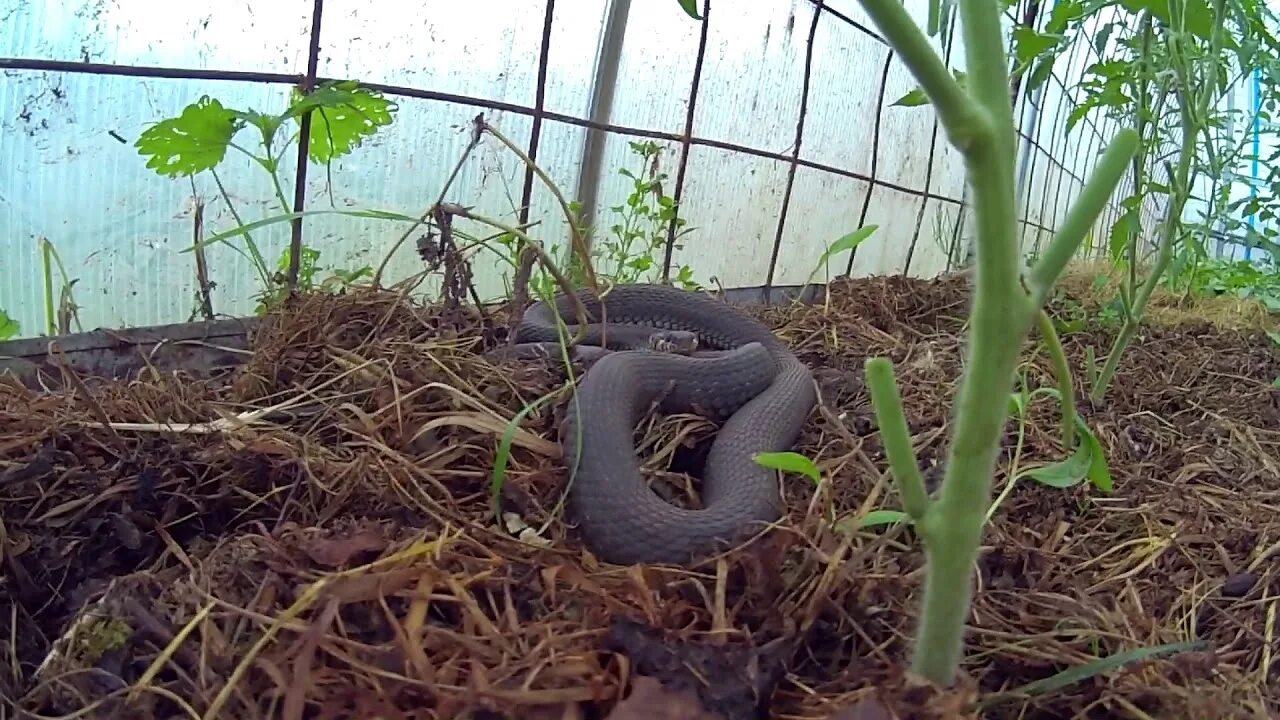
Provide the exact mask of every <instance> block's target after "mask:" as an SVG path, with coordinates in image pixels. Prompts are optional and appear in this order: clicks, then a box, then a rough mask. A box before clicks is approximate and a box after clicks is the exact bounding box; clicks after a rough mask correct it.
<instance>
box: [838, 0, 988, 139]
mask: <svg viewBox="0 0 1280 720" xmlns="http://www.w3.org/2000/svg"><path fill="white" fill-rule="evenodd" d="M978 1H979V4H980V5H986V4H991V5H992V7H994V3H990V0H978ZM862 8H863V9H864V10H866V11H867V14H868V15H870V16H871V19H872V20H873V21H875V24H876V25H877V26H878V27H879V28H880V32H882V33H884V36H885V39H886V40H888V41H889V45H890V46H892V47H893V49H894V50H896V51H898V57H899V59H901V60H902V63H903V64H904V65H906V66H907V69H908V70H910V71H911V74H912V75H913V76H915V78H916V80H917V81H918V82H919V83H920V87H921V89H923V90H924V92H925V94H926V95H928V96H929V100H930V101H931V102H932V103H933V106H934V109H935V110H936V111H937V113H938V120H939V121H940V122H941V123H942V126H943V128H944V129H945V130H946V131H947V137H948V138H950V140H951V142H952V144H954V145H955V146H956V147H957V148H959V149H960V150H962V151H963V150H964V149H965V148H967V147H968V146H969V145H970V143H971V141H972V137H973V135H974V134H977V133H986V132H990V127H991V121H992V119H991V118H990V117H988V116H987V115H986V113H984V112H983V110H982V107H981V106H978V105H975V104H974V102H973V100H972V99H970V98H969V96H968V95H966V94H965V92H964V90H963V89H962V88H961V87H960V84H959V83H958V82H956V80H955V78H953V77H952V76H951V72H950V71H949V70H948V69H947V66H946V64H945V63H943V62H942V58H940V57H938V54H937V53H935V52H934V51H933V46H932V45H930V44H929V38H928V37H926V36H925V34H924V33H923V32H921V31H920V27H919V26H918V25H916V23H915V20H913V19H912V18H911V14H910V13H909V12H907V9H906V8H905V7H903V5H902V2H901V0H862ZM982 12H983V14H984V17H985V13H986V10H985V9H984V10H983V11H982ZM993 17H994V16H993ZM985 21H986V20H984V22H985ZM968 26H969V21H968V20H967V19H966V20H965V29H966V30H967V29H968ZM996 28H997V31H996V33H997V35H999V34H1000V32H999V29H998V28H999V24H998V23H997V25H996ZM965 39H966V41H967V40H968V36H967V35H966V38H965ZM997 47H998V48H1003V47H1004V40H1003V38H1001V39H999V40H998V41H997ZM972 54H973V53H970V56H972ZM1003 57H1004V56H1003V51H1001V63H1000V66H1001V73H1002V74H1006V75H1007V72H1006V71H1005V70H1004V60H1003ZM973 74H974V73H972V72H971V73H970V77H971V78H972V75H973ZM970 82H972V79H971V80H970ZM1005 92H1006V93H1007V92H1008V90H1007V89H1006V91H1005ZM1010 112H1012V110H1011V111H1010ZM1011 162H1012V161H1011Z"/></svg>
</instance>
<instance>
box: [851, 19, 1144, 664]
mask: <svg viewBox="0 0 1280 720" xmlns="http://www.w3.org/2000/svg"><path fill="white" fill-rule="evenodd" d="M862 5H863V7H864V8H865V9H866V10H867V13H868V14H869V15H870V16H871V17H872V19H873V20H874V21H875V22H876V24H877V26H879V28H880V30H881V32H883V33H884V35H885V37H886V38H887V39H888V41H889V43H890V45H892V46H893V48H894V50H896V51H897V52H898V54H899V56H900V57H901V58H902V61H903V63H905V64H906V65H907V67H908V68H909V69H910V70H911V71H912V73H913V74H914V75H915V76H916V79H917V80H918V81H919V82H920V84H921V87H922V88H923V89H924V91H925V93H926V94H927V95H928V96H929V98H930V100H931V101H932V102H933V105H934V107H935V108H936V110H937V113H938V117H939V120H940V121H941V123H942V124H943V126H944V127H945V128H946V130H947V134H948V137H949V138H950V139H951V141H952V143H953V144H955V145H956V147H957V148H958V149H959V150H960V151H961V152H962V153H963V155H964V158H965V169H966V172H967V175H968V180H969V187H970V188H972V190H973V210H974V217H975V225H976V232H977V239H978V253H977V270H976V273H975V277H976V283H975V285H976V287H975V290H974V297H973V304H972V309H971V312H970V324H969V357H968V358H967V362H966V363H965V367H966V370H965V375H964V378H963V380H962V381H961V385H960V390H959V393H958V397H957V399H956V405H955V410H954V417H955V423H954V431H953V432H954V434H953V435H952V438H951V443H950V445H949V447H948V454H947V459H946V465H945V467H946V475H945V477H944V479H943V484H942V489H941V492H940V494H939V497H938V500H937V501H936V502H933V503H931V504H929V506H928V510H927V511H926V512H925V515H924V518H923V520H922V521H921V522H919V523H918V524H917V529H918V530H919V532H920V535H921V537H922V539H923V541H924V549H925V559H926V566H925V582H924V606H923V608H922V611H921V614H920V626H919V629H918V632H917V641H916V647H915V652H914V656H913V658H912V670H913V671H914V672H915V673H916V674H919V675H921V676H923V677H925V678H927V679H929V680H931V681H933V682H934V683H937V684H939V685H943V686H948V685H950V684H951V683H952V682H953V681H954V679H955V673H956V669H957V667H958V666H959V663H960V656H961V652H962V650H963V645H964V626H965V620H966V618H967V617H968V614H969V608H970V606H971V604H972V593H973V568H974V563H975V561H976V560H977V557H978V548H979V544H980V542H981V540H982V532H983V528H984V526H985V523H986V514H987V508H988V505H989V504H990V501H991V484H992V478H993V476H994V474H995V467H996V459H997V456H998V453H999V450H1000V439H1001V435H1002V431H1003V429H1004V426H1005V423H1006V422H1007V420H1008V412H1009V408H1008V397H1009V389H1010V385H1011V383H1012V381H1013V378H1014V371H1015V370H1016V368H1017V364H1018V358H1019V356H1020V352H1021V349H1022V342H1023V341H1024V340H1025V338H1026V336H1027V332H1028V331H1029V330H1030V327H1031V324H1032V323H1033V322H1034V321H1035V318H1036V314H1037V313H1038V311H1039V307H1040V305H1039V304H1038V300H1037V299H1039V300H1042V299H1043V296H1044V293H1036V294H1034V295H1028V293H1027V292H1026V291H1025V290H1024V289H1023V288H1022V285H1021V283H1020V282H1019V280H1020V275H1021V272H1020V270H1021V268H1020V262H1019V252H1018V241H1017V232H1016V231H1017V209H1016V206H1015V192H1014V191H1015V182H1014V160H1015V149H1016V131H1015V128H1014V124H1013V111H1012V108H1011V106H1010V101H1009V90H1008V87H1009V78H1008V65H1007V62H1008V60H1007V58H1006V57H1005V54H1004V46H1005V42H1004V33H1003V31H1002V29H1001V24H1000V6H999V4H998V3H997V1H996V0H961V2H960V17H961V21H962V25H963V30H964V42H965V48H966V51H967V58H966V59H967V63H966V65H967V70H968V78H969V80H968V82H969V90H968V93H965V92H963V91H961V90H960V89H959V88H958V86H957V84H956V83H955V82H954V81H953V80H952V78H951V76H950V73H949V72H947V69H946V67H945V65H943V64H942V61H941V60H940V59H939V58H938V57H937V55H936V54H935V53H934V52H933V49H932V48H931V47H930V46H929V44H928V42H927V40H926V39H925V36H924V34H923V33H922V32H920V29H919V28H918V27H917V26H916V25H915V23H914V21H913V20H912V19H911V17H910V16H909V15H908V14H907V11H906V10H905V9H904V8H903V7H902V5H901V3H900V2H899V0H862ZM1126 142H1129V144H1130V145H1131V144H1132V141H1131V140H1130V139H1129V138H1128V136H1127V135H1124V134H1122V135H1121V137H1118V138H1117V141H1116V143H1113V146H1120V147H1121V148H1123V146H1124V145H1125V143H1126ZM1113 154H1118V155H1120V156H1121V157H1122V158H1123V161H1124V162H1127V160H1128V157H1127V156H1124V155H1123V153H1122V152H1121V150H1115V151H1114V153H1113ZM1122 164H1123V163H1122ZM1106 167H1108V168H1109V167H1110V165H1109V164H1108V165H1107V166H1106ZM1096 175H1097V176H1098V177H1097V179H1096V181H1095V182H1091V184H1090V186H1089V187H1088V188H1087V189H1088V193H1087V197H1086V198H1085V202H1083V203H1082V205H1083V207H1082V208H1080V209H1076V210H1073V213H1072V217H1073V218H1074V220H1073V222H1072V225H1071V227H1068V228H1066V229H1065V232H1064V236H1065V238H1064V239H1059V240H1058V241H1057V242H1056V243H1055V244H1056V245H1057V247H1056V248H1055V250H1054V253H1053V257H1054V258H1058V256H1059V255H1060V251H1061V250H1062V248H1065V247H1068V246H1071V242H1072V240H1071V238H1072V236H1074V235H1077V234H1078V235H1079V236H1080V237H1083V235H1084V233H1083V232H1079V233H1077V230H1078V228H1079V227H1085V228H1088V227H1090V226H1092V224H1093V223H1094V222H1095V221H1096V219H1097V212H1096V210H1095V209H1094V208H1095V207H1099V208H1100V207H1101V205H1102V204H1103V203H1105V199H1106V196H1109V195H1110V194H1111V193H1112V192H1113V191H1114V189H1115V179H1111V180H1110V185H1109V186H1108V178H1110V177H1112V176H1116V177H1118V174H1117V173H1109V172H1108V171H1107V170H1105V169H1103V170H1101V171H1099V172H1098V173H1096ZM1099 193H1100V194H1102V195H1103V201H1102V203H1094V202H1093V201H1094V200H1095V198H1094V195H1096V194H1099ZM1091 211H1092V215H1090V212H1091ZM1074 243H1075V244H1076V245H1078V244H1079V238H1076V239H1075V240H1074ZM1060 270H1061V267H1060V266H1059V264H1058V263H1057V260H1056V259H1055V260H1052V261H1050V263H1049V264H1047V265H1042V267H1041V268H1040V271H1039V273H1038V274H1037V283H1038V284H1040V285H1043V286H1045V287H1048V286H1051V285H1052V283H1053V281H1054V280H1056V273H1057V272H1058V271H1060ZM876 367H877V366H876V365H874V364H873V365H871V366H869V368H868V369H869V371H870V373H871V374H872V375H874V374H875V373H876V372H877V370H876ZM879 372H881V373H883V371H879ZM885 381H889V382H891V374H886V376H885V377H881V378H880V380H879V381H878V382H885ZM879 394H880V396H881V397H880V400H879V401H878V402H877V403H876V404H877V413H878V414H881V413H885V415H884V417H888V416H891V415H892V414H893V413H894V411H893V410H886V409H885V408H883V407H882V406H884V405H886V404H892V403H891V401H890V400H889V397H888V394H886V393H884V392H883V391H881V392H879ZM896 412H898V413H900V412H901V409H900V407H899V409H898V410H897V411H896ZM884 424H885V425H888V424H890V423H884ZM883 427H884V426H883V425H882V433H883ZM897 455H898V457H897V459H896V460H891V462H894V463H897V464H898V465H899V466H900V467H899V470H898V473H897V474H900V475H901V476H902V477H904V478H905V477H910V476H911V473H910V471H909V470H907V469H906V468H905V467H902V463H903V458H904V457H907V455H906V454H905V453H903V452H901V451H899V452H897ZM909 483H910V481H908V484H909ZM908 492H911V491H910V490H909V491H908ZM904 501H910V502H913V503H918V501H919V498H916V499H914V500H913V499H910V498H907V497H905V496H904Z"/></svg>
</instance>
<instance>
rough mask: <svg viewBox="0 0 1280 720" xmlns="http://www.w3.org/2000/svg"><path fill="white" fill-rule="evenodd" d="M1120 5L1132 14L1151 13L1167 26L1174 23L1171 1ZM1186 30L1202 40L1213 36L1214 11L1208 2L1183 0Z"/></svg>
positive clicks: (1134, 0) (1139, 0)
mask: <svg viewBox="0 0 1280 720" xmlns="http://www.w3.org/2000/svg"><path fill="white" fill-rule="evenodd" d="M1120 5H1121V6H1122V7H1124V9H1126V10H1128V11H1129V12H1132V13H1138V12H1141V11H1143V10H1147V11H1149V12H1150V13H1151V14H1152V15H1154V16H1155V17H1157V18H1159V19H1161V20H1163V21H1164V22H1165V23H1166V24H1170V25H1171V24H1172V23H1173V14H1172V12H1171V11H1170V9H1169V5H1170V2H1169V0H1120ZM1182 7H1183V13H1184V17H1185V20H1186V28H1187V30H1188V31H1189V32H1191V33H1192V34H1193V35H1196V36H1197V37H1199V38H1200V39H1201V40H1208V39H1209V38H1210V36H1212V34H1213V26H1214V19H1213V10H1212V9H1211V8H1210V7H1209V3H1208V2H1207V0H1182Z"/></svg>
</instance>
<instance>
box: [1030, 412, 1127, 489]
mask: <svg viewBox="0 0 1280 720" xmlns="http://www.w3.org/2000/svg"><path fill="white" fill-rule="evenodd" d="M1076 428H1077V429H1078V431H1079V442H1078V444H1077V445H1076V449H1075V452H1073V453H1071V457H1069V458H1067V459H1066V460H1063V461H1061V462H1056V463H1050V464H1048V465H1041V466H1038V467H1034V468H1029V469H1027V470H1023V471H1022V472H1020V473H1018V477H1019V478H1021V477H1029V478H1031V479H1032V480H1035V481H1036V482H1038V483H1040V484H1042V485H1048V486H1049V487H1055V488H1069V487H1074V486H1076V485H1079V484H1080V483H1081V482H1083V481H1084V480H1085V479H1086V478H1087V479H1088V480H1089V482H1090V484H1091V485H1093V486H1094V487H1096V488H1098V489H1099V490H1102V491H1103V492H1108V493H1109V492H1111V491H1112V490H1113V489H1114V486H1113V484H1112V479H1111V470H1110V469H1109V468H1108V467H1107V460H1106V454H1105V452H1104V451H1103V449H1102V443H1100V442H1099V441H1098V437H1097V436H1096V435H1094V433H1093V431H1092V430H1091V429H1089V426H1088V424H1086V423H1085V421H1084V419H1083V418H1081V417H1080V416H1079V415H1077V416H1076Z"/></svg>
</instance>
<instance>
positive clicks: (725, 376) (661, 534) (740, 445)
mask: <svg viewBox="0 0 1280 720" xmlns="http://www.w3.org/2000/svg"><path fill="white" fill-rule="evenodd" d="M578 297H579V299H580V300H581V301H582V303H583V304H584V305H585V306H586V309H587V314H588V316H589V321H590V322H591V324H590V325H589V326H588V332H587V334H586V336H585V337H584V339H583V340H582V343H583V344H587V345H594V346H600V347H603V348H606V349H605V350H600V349H599V348H596V351H597V352H599V353H600V355H599V356H598V359H595V358H593V359H594V364H593V365H592V366H591V367H590V369H589V370H588V371H587V372H586V374H585V376H584V377H583V378H582V379H581V381H580V382H579V384H578V387H577V409H578V412H576V413H575V412H574V405H573V404H572V403H571V404H570V407H569V413H568V416H567V417H566V419H565V423H564V424H563V425H562V427H561V433H560V441H561V444H562V446H563V448H564V459H565V463H566V465H567V466H568V467H569V468H573V467H574V465H575V462H574V461H575V450H576V449H577V448H578V447H581V455H580V456H579V457H577V458H576V460H577V463H576V465H577V475H576V476H575V477H574V478H573V481H572V485H571V487H570V491H569V511H570V514H571V516H572V518H573V519H574V520H576V521H577V523H578V526H579V529H580V531H581V532H582V536H583V540H584V541H585V542H586V544H587V546H588V548H590V549H591V550H592V552H594V553H595V554H596V555H597V556H598V557H599V558H600V559H602V560H604V561H606V562H611V563H617V564H632V563H664V564H681V563H685V562H689V561H690V560H693V559H694V558H695V556H697V555H699V554H702V553H707V552H712V551H715V550H717V549H718V547H717V546H722V545H725V544H727V543H731V542H734V541H737V540H739V539H741V538H742V537H743V536H744V535H746V534H748V533H751V532H756V531H759V530H760V529H762V528H763V525H764V524H768V523H771V522H774V521H776V520H777V519H778V518H780V517H781V516H782V514H783V512H784V508H783V505H782V498H781V494H780V492H779V488H778V481H777V479H776V476H775V473H774V471H773V470H770V469H767V468H765V467H762V466H761V465H759V464H758V463H756V462H755V460H754V457H753V456H754V454H755V453H761V452H777V451H785V450H790V449H791V448H792V446H793V445H794V443H795V441H796V439H797V438H798V437H799V435H800V431H801V429H802V428H803V426H804V424H805V422H806V420H807V419H808V416H809V412H810V411H811V410H812V408H813V406H814V403H815V402H816V401H817V397H816V391H815V389H814V386H813V376H812V374H811V373H810V371H809V368H808V367H806V366H805V365H804V363H802V362H801V361H800V360H799V358H797V357H796V356H795V355H794V354H793V353H792V352H791V350H790V349H789V348H788V347H787V346H786V344H785V343H783V342H782V341H781V340H779V339H778V338H777V337H776V336H774V334H773V332H772V331H771V330H770V329H769V328H768V327H766V326H765V325H764V324H762V323H760V322H758V321H756V320H755V319H753V318H751V317H749V316H747V315H746V314H745V313H743V312H742V311H741V310H739V309H738V308H735V307H733V306H731V305H729V304H727V303H725V302H722V301H719V300H716V299H713V298H711V297H708V296H707V295H704V294H701V293H693V292H686V291H684V290H680V289H678V288H675V287H671V286H669V285H618V286H615V287H613V288H612V289H611V290H609V292H608V293H606V294H605V297H604V299H603V302H602V301H601V300H600V299H598V298H596V297H595V296H594V295H592V294H591V293H590V292H589V291H585V290H584V291H581V292H579V294H578ZM573 308H574V305H573V304H572V303H571V301H570V300H569V298H567V297H566V296H564V295H560V296H558V297H557V298H556V300H555V305H554V306H551V305H548V304H546V303H542V302H539V303H535V304H534V305H532V306H531V307H530V308H529V310H528V312H527V313H526V314H525V316H524V319H523V321H522V323H521V324H520V326H519V327H518V328H517V329H516V332H515V335H516V337H515V340H516V342H517V345H515V346H514V347H515V348H516V349H519V348H520V347H521V346H525V347H534V346H544V347H545V346H547V345H550V344H556V347H558V342H559V340H560V335H559V333H558V332H557V329H556V328H557V324H558V322H557V315H558V316H559V319H560V320H561V321H563V322H564V323H565V324H567V325H568V330H569V335H570V337H572V336H573V335H574V334H575V333H576V331H577V326H576V325H575V324H574V323H575V321H576V320H575V313H574V309H573ZM602 321H603V322H604V323H607V324H602ZM672 331H674V332H672ZM681 333H684V334H692V335H694V336H696V338H697V344H698V346H699V348H703V349H709V351H706V350H700V351H697V352H694V353H693V354H692V356H686V355H679V354H670V353H667V352H652V351H650V350H647V349H645V348H651V347H655V346H656V347H661V345H662V343H664V342H669V338H668V337H665V336H675V335H679V334H681ZM604 341H607V342H604ZM581 347H582V345H581V344H580V345H579V346H578V348H581ZM609 351H616V352H609ZM593 354H594V353H593ZM664 393H665V394H664ZM659 396H661V398H659ZM655 399H660V404H659V407H660V408H661V410H662V411H663V412H665V413H673V412H689V411H695V412H701V413H703V414H705V415H707V416H709V417H712V418H713V419H716V420H724V424H723V426H722V427H721V429H720V432H719V434H718V435H717V437H716V439H715V441H714V442H713V444H712V446H711V450H710V453H709V455H708V457H707V460H706V466H705V470H704V472H703V481H702V501H703V507H702V509H697V510H687V509H683V508H678V507H676V506H674V505H671V504H669V503H667V502H666V501H665V500H663V499H662V498H660V497H658V496H657V495H656V494H655V493H654V492H653V491H652V490H650V489H649V488H648V487H647V485H646V484H645V482H644V478H643V476H642V475H641V469H640V461H639V459H638V458H637V456H636V448H635V443H634V441H633V435H634V430H635V426H636V423H638V422H639V421H640V419H641V418H642V417H643V416H644V414H645V412H646V411H647V410H648V408H649V407H650V406H651V404H652V403H653V401H654V400H655ZM579 439H580V441H581V445H579Z"/></svg>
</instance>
